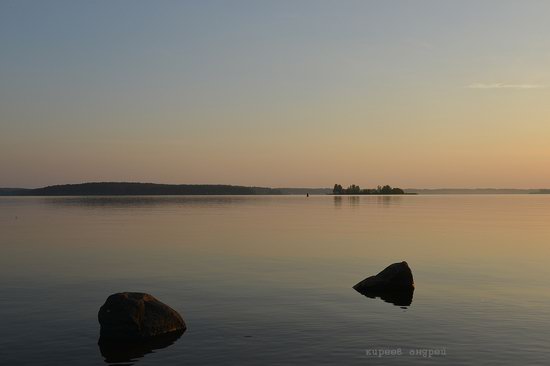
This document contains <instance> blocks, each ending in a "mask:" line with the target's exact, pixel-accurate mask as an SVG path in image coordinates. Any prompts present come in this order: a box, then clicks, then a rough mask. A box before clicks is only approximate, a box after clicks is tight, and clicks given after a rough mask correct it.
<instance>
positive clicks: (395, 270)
mask: <svg viewBox="0 0 550 366" xmlns="http://www.w3.org/2000/svg"><path fill="white" fill-rule="evenodd" d="M353 288H354V289H355V290H357V291H359V292H361V293H363V294H364V293H367V292H370V293H382V292H395V291H411V290H413V289H414V281H413V276H412V272H411V269H410V268H409V265H408V264H407V262H401V263H394V264H392V265H389V266H388V267H386V268H385V269H384V270H383V271H382V272H380V273H378V274H377V275H376V276H370V277H367V278H365V279H364V280H363V281H361V282H359V283H358V284H356V285H355V286H353Z"/></svg>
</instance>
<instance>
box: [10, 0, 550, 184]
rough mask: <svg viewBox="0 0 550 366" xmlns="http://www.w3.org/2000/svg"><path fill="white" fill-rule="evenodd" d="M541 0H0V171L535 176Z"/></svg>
mask: <svg viewBox="0 0 550 366" xmlns="http://www.w3.org/2000/svg"><path fill="white" fill-rule="evenodd" d="M549 14H550V2H549V1H542V0H541V1H527V0H521V1H520V0H517V1H504V0H495V1H480V0H476V1H464V0H460V1H439V0H434V1H424V0H422V1H421V0H419V1H269V2H268V1H203V0H201V1H194V2H191V1H188V2H184V1H75V0H68V1H22V0H16V1H15V0H14V1H10V0H3V1H1V2H0V49H1V57H0V186H3V187H11V186H18V187H37V186H43V185H49V184H59V183H78V182H83V181H148V182H159V183H160V182H163V183H229V184H243V185H260V186H321V187H327V186H332V185H333V184H334V183H336V182H339V183H341V184H343V185H348V184H351V183H355V184H359V185H361V186H362V187H373V186H376V185H378V184H391V185H394V186H399V187H516V188H540V187H550V21H548V19H549Z"/></svg>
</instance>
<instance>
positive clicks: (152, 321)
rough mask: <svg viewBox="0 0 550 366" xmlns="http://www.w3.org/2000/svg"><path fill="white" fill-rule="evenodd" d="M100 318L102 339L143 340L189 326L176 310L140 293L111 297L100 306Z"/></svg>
mask: <svg viewBox="0 0 550 366" xmlns="http://www.w3.org/2000/svg"><path fill="white" fill-rule="evenodd" d="M98 320H99V324H100V325H101V330H100V337H101V339H103V340H108V339H117V340H140V339H147V338H150V337H155V336H159V335H162V334H167V333H171V332H179V333H182V332H183V331H185V329H186V326H185V322H184V321H183V318H182V317H181V315H179V314H178V312H177V311H175V310H174V309H172V308H171V307H169V306H168V305H166V304H163V303H162V302H160V301H159V300H157V299H156V298H154V297H153V296H151V295H149V294H144V293H140V292H121V293H117V294H113V295H111V296H109V297H108V298H107V300H106V301H105V304H103V306H101V308H100V309H99V313H98Z"/></svg>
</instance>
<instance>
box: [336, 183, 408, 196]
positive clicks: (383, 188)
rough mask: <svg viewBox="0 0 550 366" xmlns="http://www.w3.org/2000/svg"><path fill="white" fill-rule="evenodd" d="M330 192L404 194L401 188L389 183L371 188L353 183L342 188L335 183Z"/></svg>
mask: <svg viewBox="0 0 550 366" xmlns="http://www.w3.org/2000/svg"><path fill="white" fill-rule="evenodd" d="M332 194H405V191H403V190H402V189H401V188H392V187H391V186H389V185H385V186H378V187H376V188H373V189H368V188H367V189H361V187H359V186H356V185H355V184H352V185H350V186H349V187H348V188H343V187H342V186H341V185H340V184H335V185H334V188H333V189H332Z"/></svg>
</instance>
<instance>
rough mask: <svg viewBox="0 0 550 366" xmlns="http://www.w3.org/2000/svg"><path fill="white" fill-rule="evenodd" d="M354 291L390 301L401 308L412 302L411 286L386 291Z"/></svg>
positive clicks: (412, 292)
mask: <svg viewBox="0 0 550 366" xmlns="http://www.w3.org/2000/svg"><path fill="white" fill-rule="evenodd" d="M356 291H357V292H359V293H360V294H361V295H364V296H366V297H368V298H371V299H376V298H377V297H378V298H380V299H381V300H383V301H385V302H387V303H390V304H393V305H395V306H399V307H402V308H406V307H407V306H410V305H411V304H412V300H413V294H414V288H411V289H410V290H403V291H388V292H375V291H358V290H356Z"/></svg>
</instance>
